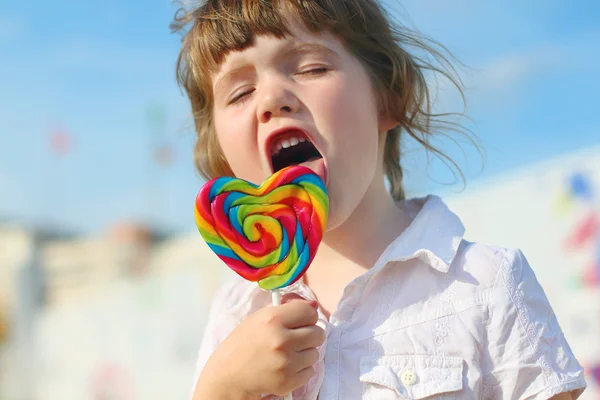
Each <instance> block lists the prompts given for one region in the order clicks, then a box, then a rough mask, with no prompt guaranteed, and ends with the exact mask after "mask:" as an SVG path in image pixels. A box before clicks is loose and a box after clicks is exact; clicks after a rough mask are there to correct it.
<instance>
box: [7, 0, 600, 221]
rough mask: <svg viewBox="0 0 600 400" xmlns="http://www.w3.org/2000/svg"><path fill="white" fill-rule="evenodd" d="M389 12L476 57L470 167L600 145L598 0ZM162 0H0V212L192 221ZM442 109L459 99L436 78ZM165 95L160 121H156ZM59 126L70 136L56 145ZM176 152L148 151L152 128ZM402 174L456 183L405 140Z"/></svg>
mask: <svg viewBox="0 0 600 400" xmlns="http://www.w3.org/2000/svg"><path fill="white" fill-rule="evenodd" d="M386 3H387V4H388V5H389V6H390V7H391V8H392V9H393V14H394V15H398V16H401V17H402V20H403V21H405V22H406V23H409V24H411V26H413V27H416V28H418V29H419V30H421V31H422V32H424V33H426V34H428V35H430V36H431V37H433V38H434V39H436V40H437V41H439V42H441V43H442V44H444V45H446V46H447V47H448V48H449V49H450V50H451V51H452V52H453V53H454V54H455V55H456V56H457V57H458V58H459V59H460V60H461V61H462V62H463V63H465V64H466V65H467V66H468V67H470V69H462V70H461V73H462V76H463V78H464V80H465V83H466V84H467V86H468V90H467V99H468V109H467V113H468V115H469V116H470V117H471V118H472V119H473V122H468V121H465V123H466V125H467V126H468V127H469V128H470V129H472V130H473V131H474V132H475V133H476V134H477V135H478V137H479V139H480V140H481V143H482V145H483V147H484V149H485V152H486V158H485V164H484V168H483V170H482V165H481V161H480V159H479V156H478V155H477V153H476V151H475V150H474V149H473V148H471V147H470V146H468V145H465V146H464V155H463V153H462V152H461V151H460V150H459V149H457V148H456V147H455V146H453V145H452V143H451V142H450V141H447V140H446V141H441V142H439V143H440V145H441V146H442V148H443V149H445V150H446V151H448V152H449V153H450V154H451V155H453V156H455V157H456V160H457V162H458V163H459V165H460V166H461V167H462V168H463V169H464V171H465V173H466V175H467V179H468V181H467V189H466V192H465V193H468V190H469V186H468V182H470V181H474V180H485V179H486V178H487V177H490V176H493V175H497V174H500V173H502V172H503V171H507V170H512V169H515V168H519V167H523V166H526V165H528V164H531V163H535V162H537V161H540V160H543V159H547V158H550V157H553V156H557V155H560V154H562V153H565V152H569V151H573V150H576V149H580V148H582V147H587V146H592V145H598V144H600V119H599V118H598V111H597V108H598V104H599V102H598V100H597V96H598V93H599V92H600V78H599V77H598V71H599V70H600V69H599V68H598V65H599V64H600V26H598V23H597V21H599V20H600V3H599V2H596V1H593V0H585V1H584V0H543V1H542V0H529V1H527V2H522V1H518V0H505V1H501V2H500V1H481V0H405V1H393V0H388V1H387V2H386ZM174 12H175V7H174V6H173V5H172V3H171V2H169V1H166V0H146V1H141V0H130V1H120V0H102V1H100V0H86V1H85V2H78V1H66V0H64V1H55V2H44V1H40V0H31V1H28V2H2V3H0V52H1V54H2V57H1V58H0V140H1V141H2V145H1V146H0V190H1V193H2V196H1V200H0V219H3V218H10V219H16V220H19V221H24V222H28V223H42V222H48V221H50V222H53V223H57V224H63V225H65V226H67V227H69V228H72V229H77V230H85V231H92V232H97V231H102V230H103V229H105V228H106V227H108V226H110V225H111V224H113V223H114V222H115V221H119V220H123V219H126V220H131V219H134V220H140V219H142V220H152V221H154V223H156V224H160V225H163V226H167V227H169V228H171V229H177V230H193V229H194V224H193V218H192V211H191V210H192V204H193V199H194V197H195V194H196V192H197V191H198V189H199V187H200V186H201V184H202V181H201V180H200V178H199V177H198V176H197V175H196V173H195V171H194V169H193V165H192V156H191V147H192V143H193V132H192V130H191V129H190V126H191V125H190V124H191V120H190V118H189V106H188V104H187V102H186V100H185V98H184V97H183V96H182V94H181V93H180V91H179V89H178V87H177V86H176V83H175V79H174V62H175V58H176V56H177V52H178V46H179V37H178V36H175V35H171V34H170V33H169V29H168V24H169V22H170V21H171V18H172V16H173V14H174ZM439 99H440V100H439V104H440V106H439V107H440V109H443V110H458V111H461V104H460V103H459V102H458V99H457V97H456V95H455V94H452V93H451V92H449V91H448V90H447V88H445V87H444V85H443V84H442V90H441V91H440V97H439ZM154 104H158V105H160V107H162V108H163V110H164V112H165V114H166V116H167V119H166V125H165V128H164V130H163V131H162V133H158V132H156V129H155V128H153V127H152V126H151V124H149V122H148V120H147V118H146V111H147V109H148V108H149V107H150V106H152V105H154ZM59 128H64V129H66V130H68V131H69V132H70V133H71V134H72V137H73V142H74V143H73V151H72V153H70V154H69V155H68V156H67V157H65V158H62V159H56V158H55V157H53V156H52V155H51V152H50V151H49V146H48V136H49V133H50V132H52V131H53V130H56V129H59ZM153 140H155V141H163V142H167V143H169V144H171V145H172V146H173V147H174V148H175V151H176V160H175V163H174V164H173V165H171V166H170V167H168V168H163V169H160V168H156V167H153V166H152V163H151V161H150V156H149V152H148V147H149V145H150V143H152V141H153ZM405 160H406V161H405V166H406V171H407V172H406V175H407V186H408V187H409V189H410V190H411V191H412V192H414V193H422V192H438V193H439V192H446V191H448V189H449V187H448V186H447V185H443V184H440V183H439V182H440V181H441V182H446V181H448V180H449V179H450V178H451V175H449V174H448V172H447V171H446V170H445V167H444V166H443V164H441V163H440V162H436V161H432V162H431V163H430V164H429V166H427V165H426V164H425V155H424V153H423V152H422V151H410V152H407V155H406V157H405Z"/></svg>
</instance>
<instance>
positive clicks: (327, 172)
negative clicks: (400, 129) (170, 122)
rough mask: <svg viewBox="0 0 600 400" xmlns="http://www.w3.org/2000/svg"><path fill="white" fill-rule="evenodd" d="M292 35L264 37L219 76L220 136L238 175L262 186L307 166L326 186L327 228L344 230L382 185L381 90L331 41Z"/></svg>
mask: <svg viewBox="0 0 600 400" xmlns="http://www.w3.org/2000/svg"><path fill="white" fill-rule="evenodd" d="M290 27H291V29H290V31H291V32H292V35H290V36H289V37H284V38H282V39H277V38H275V37H271V36H258V37H257V38H256V41H255V43H254V45H253V46H251V47H249V48H247V49H245V50H243V51H238V52H231V53H229V54H228V55H227V56H226V57H225V59H224V61H223V63H222V64H221V66H220V69H219V71H217V72H216V73H215V74H214V76H213V91H214V99H215V105H214V121H215V130H216V134H217V137H218V140H219V143H220V145H221V147H222V149H223V152H224V155H225V157H226V159H227V161H228V162H229V165H230V166H231V169H232V171H233V172H234V174H235V175H236V176H237V177H238V178H241V179H245V180H247V181H250V182H253V183H255V184H260V183H261V182H262V181H263V180H265V179H266V178H267V177H268V176H270V175H271V174H272V173H274V172H275V171H277V170H279V169H281V168H283V167H285V166H288V165H292V164H302V165H305V166H308V167H309V168H311V169H312V170H313V171H315V172H316V173H317V174H318V175H319V176H320V177H321V178H322V179H323V180H324V181H325V183H326V185H327V189H328V192H329V196H330V216H329V223H328V229H333V228H336V227H338V226H339V225H340V224H342V223H343V222H344V221H345V220H346V219H347V218H348V217H349V216H350V214H351V213H352V211H353V210H354V209H355V208H356V207H357V205H358V204H359V202H360V201H361V200H362V199H363V197H364V196H365V193H366V192H367V190H368V189H369V187H370V186H371V183H372V182H373V180H374V179H382V177H381V176H380V174H379V173H377V172H381V168H382V165H381V160H380V154H379V151H378V150H379V148H380V146H379V136H380V135H379V133H380V132H383V131H386V130H387V129H390V128H391V126H383V124H385V121H382V118H380V116H379V113H378V108H377V101H376V96H375V91H374V89H373V87H372V84H371V80H370V79H369V76H368V74H367V72H366V70H365V68H364V67H363V65H362V64H361V63H360V62H359V61H358V60H357V59H356V58H354V57H353V56H352V55H351V54H350V53H349V52H348V51H347V50H346V49H345V48H344V46H343V45H342V43H341V42H340V41H339V40H337V38H335V37H334V36H333V35H331V34H328V33H323V34H320V35H315V34H312V33H310V32H309V31H307V30H306V29H304V27H303V26H301V25H300V24H297V23H296V24H294V23H290Z"/></svg>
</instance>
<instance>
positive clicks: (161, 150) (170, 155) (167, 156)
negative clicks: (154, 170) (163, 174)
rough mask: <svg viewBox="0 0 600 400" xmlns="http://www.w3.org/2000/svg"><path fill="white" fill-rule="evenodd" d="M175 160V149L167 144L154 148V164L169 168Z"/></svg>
mask: <svg viewBox="0 0 600 400" xmlns="http://www.w3.org/2000/svg"><path fill="white" fill-rule="evenodd" d="M174 160H175V152H174V150H173V148H172V147H171V146H170V145H169V144H167V143H163V144H159V145H157V146H156V147H155V148H154V162H156V163H157V164H158V165H160V166H163V167H168V166H170V165H171V164H173V161H174Z"/></svg>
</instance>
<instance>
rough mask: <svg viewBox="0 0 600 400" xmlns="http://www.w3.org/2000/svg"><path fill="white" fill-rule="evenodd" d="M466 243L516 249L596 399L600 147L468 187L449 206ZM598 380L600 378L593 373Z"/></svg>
mask: <svg viewBox="0 0 600 400" xmlns="http://www.w3.org/2000/svg"><path fill="white" fill-rule="evenodd" d="M446 201H447V203H448V205H449V206H450V208H451V209H452V210H453V211H455V212H456V213H457V214H458V215H459V216H460V217H461V218H462V220H463V222H464V224H465V227H466V238H467V239H470V240H474V241H479V242H482V243H487V244H492V245H500V246H503V247H512V248H521V249H522V250H523V252H524V254H525V256H526V257H527V259H528V261H529V263H530V264H531V266H532V268H533V269H534V271H535V273H536V276H537V278H538V280H539V281H540V282H541V284H542V286H543V287H544V290H545V292H546V295H547V297H548V298H549V300H550V304H551V305H552V307H553V308H554V311H555V313H556V315H557V317H558V320H559V323H560V324H561V327H562V329H563V331H564V332H565V336H566V338H567V340H568V341H569V344H570V345H571V347H572V350H573V352H574V353H575V355H576V356H577V357H578V359H579V360H580V362H581V363H582V364H583V365H584V367H586V368H588V371H590V374H589V375H588V377H587V381H588V384H589V387H590V389H589V390H588V391H587V392H586V393H585V395H584V396H583V397H582V398H584V399H596V398H598V396H600V391H599V390H598V386H599V384H600V382H598V381H597V380H596V379H598V378H595V377H593V376H592V375H591V370H592V369H593V368H596V370H597V371H598V368H600V147H596V148H590V149H586V150H584V151H580V152H577V153H574V154H569V155H566V156H563V157H559V158H556V159H551V160H548V161H545V162H542V163H540V164H538V165H534V166H531V167H528V168H523V169H519V170H516V171H513V172H511V173H508V174H505V175H502V176H500V177H497V178H496V179H492V180H489V181H486V182H485V183H482V184H481V185H473V186H469V187H468V190H467V191H466V192H465V193H464V194H459V195H455V196H451V197H448V198H446ZM597 373H600V372H597Z"/></svg>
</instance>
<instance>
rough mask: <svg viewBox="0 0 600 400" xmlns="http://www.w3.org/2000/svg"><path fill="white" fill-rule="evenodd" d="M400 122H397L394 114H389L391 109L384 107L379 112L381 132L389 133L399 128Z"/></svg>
mask: <svg viewBox="0 0 600 400" xmlns="http://www.w3.org/2000/svg"><path fill="white" fill-rule="evenodd" d="M399 123H400V122H399V121H397V120H396V118H395V117H394V116H393V113H391V112H389V107H386V106H383V107H382V108H381V110H380V111H379V132H381V133H383V132H387V131H389V130H391V129H394V128H395V127H397V126H398V124H399Z"/></svg>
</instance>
